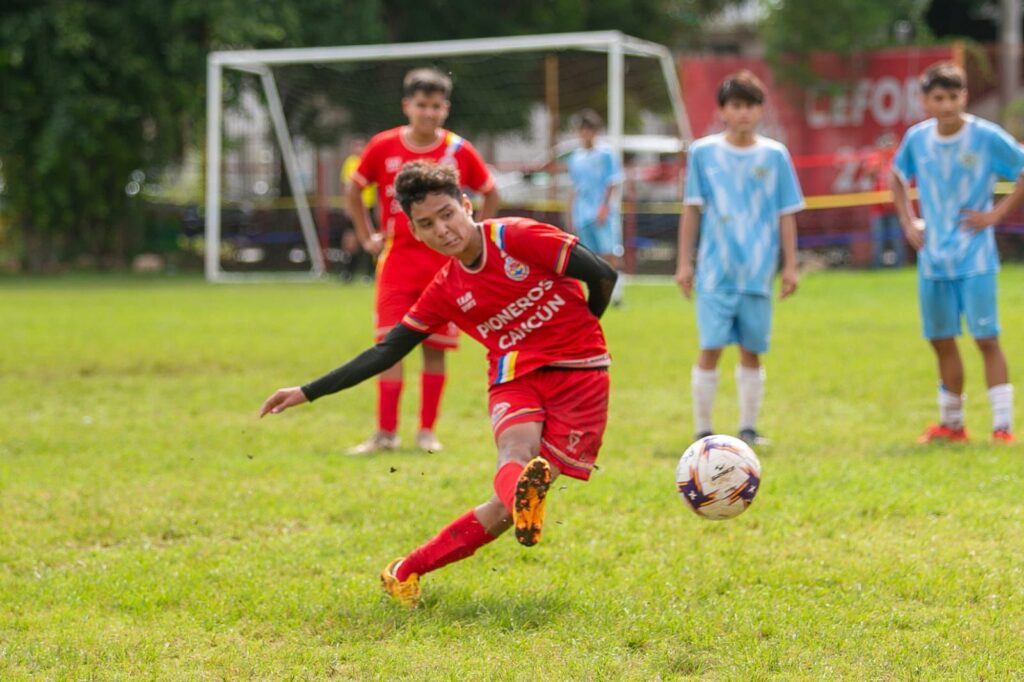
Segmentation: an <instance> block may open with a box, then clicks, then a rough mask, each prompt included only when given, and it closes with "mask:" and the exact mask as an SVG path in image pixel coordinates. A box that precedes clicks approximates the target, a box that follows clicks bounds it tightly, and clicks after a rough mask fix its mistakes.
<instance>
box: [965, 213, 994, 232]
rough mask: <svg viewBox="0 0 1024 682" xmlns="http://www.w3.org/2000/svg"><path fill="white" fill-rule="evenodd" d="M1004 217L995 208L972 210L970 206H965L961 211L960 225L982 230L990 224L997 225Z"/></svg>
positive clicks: (969, 228) (978, 230) (968, 228)
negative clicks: (990, 209)
mask: <svg viewBox="0 0 1024 682" xmlns="http://www.w3.org/2000/svg"><path fill="white" fill-rule="evenodd" d="M1000 220H1002V217H1001V216H1000V215H999V214H998V212H996V211H995V210H992V211H972V210H971V209H969V208H965V209H964V210H962V211H960V227H961V228H962V229H965V230H974V231H975V232H980V231H982V230H984V229H985V228H986V227H989V226H990V225H995V224H996V223H998V222H999V221H1000Z"/></svg>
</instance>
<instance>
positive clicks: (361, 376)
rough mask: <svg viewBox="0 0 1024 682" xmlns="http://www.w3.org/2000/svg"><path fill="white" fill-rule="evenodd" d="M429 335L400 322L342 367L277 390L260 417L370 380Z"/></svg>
mask: <svg viewBox="0 0 1024 682" xmlns="http://www.w3.org/2000/svg"><path fill="white" fill-rule="evenodd" d="M428 336H430V334H427V333H424V332H418V331H415V330H413V329H410V328H409V327H406V326H405V325H402V324H396V325H395V326H394V327H393V328H392V329H391V331H390V332H388V335H387V336H385V337H384V339H383V340H382V341H381V342H380V343H378V344H377V345H375V346H374V347H373V348H369V349H367V350H365V351H363V352H362V353H360V354H359V355H357V356H356V357H355V358H353V359H352V360H350V361H349V362H347V363H345V364H344V365H342V366H341V367H338V368H337V369H334V370H332V371H330V372H328V373H327V374H325V375H323V376H322V377H320V378H319V379H314V380H313V381H311V382H309V383H308V384H305V385H304V386H291V387H289V388H279V389H278V390H276V391H274V393H273V394H272V395H271V396H270V397H269V398H267V399H266V400H265V401H264V402H263V407H261V408H260V417H263V416H265V415H267V414H277V413H279V412H284V411H285V410H287V409H288V408H289V407H294V406H296V405H301V404H302V403H305V402H312V401H314V400H316V399H317V398H322V397H323V396H325V395H330V394H331V393H337V392H338V391H341V390H344V389H346V388H349V387H351V386H355V385H356V384H358V383H361V382H363V381H366V380H367V379H369V378H370V377H372V376H376V375H378V374H380V373H381V372H383V371H384V370H386V369H387V368H388V367H391V366H392V365H393V364H395V363H396V362H398V361H399V360H401V359H402V358H404V357H405V356H406V355H408V354H409V352H410V351H411V350H412V349H413V348H415V347H416V346H418V345H419V344H420V343H422V342H423V340H424V339H426V338H427V337H428Z"/></svg>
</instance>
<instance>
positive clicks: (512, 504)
mask: <svg viewBox="0 0 1024 682" xmlns="http://www.w3.org/2000/svg"><path fill="white" fill-rule="evenodd" d="M542 430H543V423H542V422H524V423H516V424H513V425H511V426H508V427H507V428H505V429H504V430H503V431H502V432H501V434H500V435H499V436H498V473H497V474H496V475H495V477H494V490H495V495H493V496H492V497H491V498H490V499H489V500H487V501H486V502H484V503H483V504H481V505H478V506H477V507H475V508H473V509H471V510H469V511H467V512H466V513H465V514H463V515H462V516H460V517H458V518H457V519H455V520H454V521H452V522H451V523H449V524H448V525H447V526H445V527H444V528H442V529H441V531H440V532H439V533H438V534H437V535H435V536H434V537H433V538H431V539H430V540H428V541H427V542H426V543H424V544H423V545H420V546H419V547H417V548H416V549H414V550H413V551H412V552H410V553H409V554H407V555H406V556H404V557H401V558H399V559H395V560H394V561H392V562H391V563H390V564H388V566H387V567H386V568H385V569H384V570H383V571H382V572H381V576H380V578H381V584H382V585H383V587H384V589H385V590H386V591H387V592H388V594H390V595H391V596H392V597H393V598H395V599H396V600H397V601H399V602H400V603H402V604H403V605H405V606H409V607H414V606H416V604H417V603H418V602H419V598H420V588H419V579H420V577H421V576H424V575H426V574H427V573H430V572H432V571H436V570H437V569H439V568H443V567H444V566H447V565H448V564H451V563H454V562H456V561H461V560H462V559H467V558H469V557H471V556H472V555H473V554H474V553H475V552H476V550H478V549H479V548H481V547H483V546H484V545H486V544H488V543H489V542H491V541H493V540H494V539H495V538H497V537H498V536H499V535H501V534H502V533H504V532H505V531H506V530H508V529H509V528H510V527H511V526H512V519H513V509H518V506H519V505H520V499H519V498H520V495H521V494H523V493H522V492H521V489H522V488H524V486H523V484H522V481H521V479H522V478H523V477H524V476H525V475H526V474H527V473H530V472H532V471H534V470H539V471H541V472H543V473H544V474H545V476H544V484H543V487H542V489H539V488H537V487H534V488H531V489H530V490H528V491H527V493H525V494H526V495H527V496H529V495H532V497H529V499H528V501H530V502H532V503H533V509H532V510H531V511H533V512H534V513H536V512H537V511H538V510H537V508H536V507H537V506H538V505H539V507H540V509H539V512H540V521H541V522H542V521H543V506H544V498H545V497H546V495H547V489H548V487H549V486H550V484H551V481H552V480H554V478H555V477H556V476H557V471H552V470H551V469H550V467H549V466H548V465H547V462H546V461H545V460H543V459H541V458H539V457H538V454H539V453H540V437H541V432H542ZM538 497H539V499H537V498H538ZM537 533H538V534H539V528H538V529H537Z"/></svg>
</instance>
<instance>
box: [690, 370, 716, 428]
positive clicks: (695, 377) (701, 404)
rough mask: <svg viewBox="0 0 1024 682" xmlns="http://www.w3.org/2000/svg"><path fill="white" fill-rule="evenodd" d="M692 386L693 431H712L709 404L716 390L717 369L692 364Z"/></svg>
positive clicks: (711, 402)
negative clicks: (702, 367)
mask: <svg viewBox="0 0 1024 682" xmlns="http://www.w3.org/2000/svg"><path fill="white" fill-rule="evenodd" d="M690 380H691V381H690V385H691V386H692V387H693V427H694V431H695V433H705V432H708V431H712V428H711V406H712V405H713V404H714V402H715V391H717V390H718V370H717V369H710V370H709V369H701V368H700V367H697V366H696V365H694V367H693V370H692V371H691V372H690Z"/></svg>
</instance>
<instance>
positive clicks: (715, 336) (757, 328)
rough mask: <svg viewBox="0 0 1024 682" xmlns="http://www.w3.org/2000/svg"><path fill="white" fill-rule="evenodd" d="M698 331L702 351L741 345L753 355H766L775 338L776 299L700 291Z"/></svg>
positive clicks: (698, 296)
mask: <svg viewBox="0 0 1024 682" xmlns="http://www.w3.org/2000/svg"><path fill="white" fill-rule="evenodd" d="M697 332H698V335H699V336H700V347H701V350H712V349H715V348H724V347H725V346H728V345H731V344H734V343H738V344H739V345H740V346H742V347H743V348H744V349H746V350H748V351H750V352H751V353H757V354H758V355H760V354H761V353H766V352H768V342H769V341H770V340H771V335H772V299H771V297H770V296H760V295H757V294H739V293H725V292H698V293H697Z"/></svg>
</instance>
